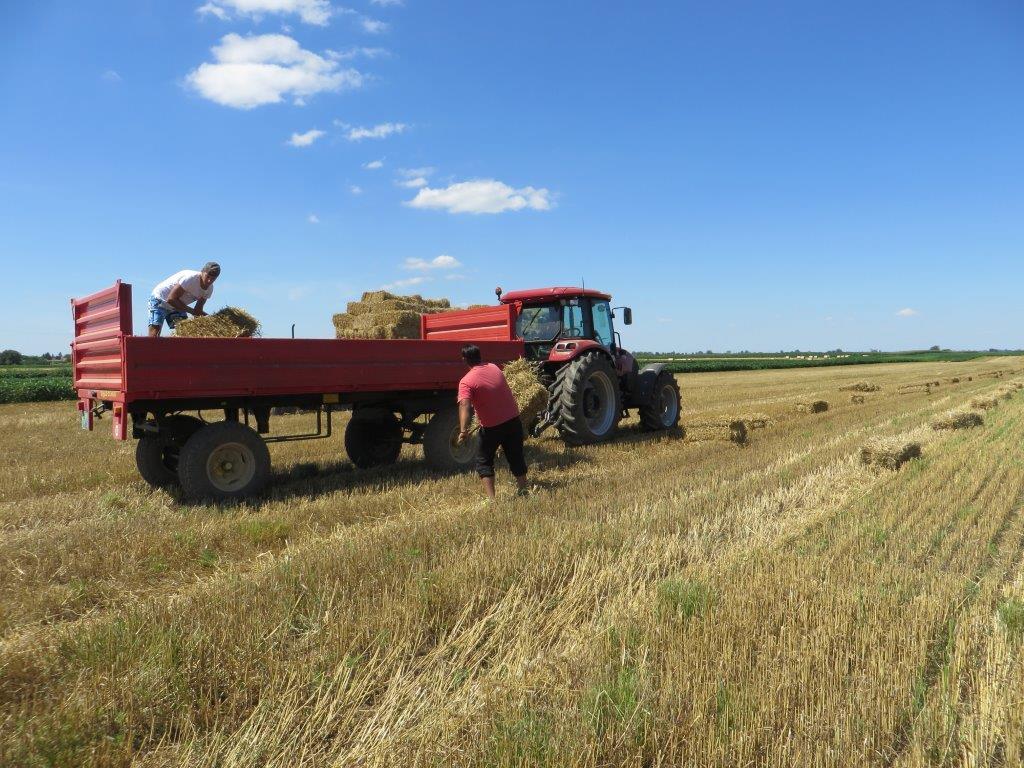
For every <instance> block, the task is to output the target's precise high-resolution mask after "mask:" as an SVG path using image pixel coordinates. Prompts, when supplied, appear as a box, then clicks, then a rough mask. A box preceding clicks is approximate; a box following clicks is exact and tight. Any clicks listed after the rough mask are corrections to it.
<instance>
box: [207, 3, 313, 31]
mask: <svg viewBox="0 0 1024 768" xmlns="http://www.w3.org/2000/svg"><path fill="white" fill-rule="evenodd" d="M232 12H233V13H234V14H235V15H237V16H248V17H249V18H252V19H255V20H257V21H258V20H259V19H260V17H262V16H263V15H264V14H290V13H296V14H298V16H299V18H300V19H302V20H303V21H304V22H306V23H307V24H316V25H317V26H321V27H322V26H326V24H327V23H328V21H329V20H330V18H331V14H332V13H333V10H332V9H331V4H330V2H329V0H210V2H208V3H206V4H205V5H201V6H199V7H198V8H197V9H196V13H198V14H200V15H201V16H207V15H209V16H216V17H217V18H218V19H220V20H221V21H227V20H228V19H229V18H230V16H231V13H232Z"/></svg>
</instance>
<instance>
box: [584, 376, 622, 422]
mask: <svg viewBox="0 0 1024 768" xmlns="http://www.w3.org/2000/svg"><path fill="white" fill-rule="evenodd" d="M583 417H584V418H585V419H586V420H587V427H588V428H589V429H590V431H591V433H592V434H595V435H603V434H605V433H606V432H607V431H608V430H609V429H611V427H612V424H613V423H614V421H615V388H614V387H613V386H612V380H611V378H609V376H608V374H607V373H605V372H604V371H594V373H593V374H592V375H591V376H590V378H589V379H588V380H587V384H586V386H585V387H584V389H583Z"/></svg>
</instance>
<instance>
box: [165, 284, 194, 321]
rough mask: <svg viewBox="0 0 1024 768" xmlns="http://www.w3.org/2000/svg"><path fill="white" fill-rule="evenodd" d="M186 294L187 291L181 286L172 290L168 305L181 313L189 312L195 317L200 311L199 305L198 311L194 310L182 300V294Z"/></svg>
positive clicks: (168, 296) (168, 295)
mask: <svg viewBox="0 0 1024 768" xmlns="http://www.w3.org/2000/svg"><path fill="white" fill-rule="evenodd" d="M184 292H185V289H184V288H182V287H181V286H180V285H176V286H174V287H173V288H171V292H170V293H169V294H167V303H168V304H170V305H171V306H172V307H174V308H175V309H176V310H178V311H179V312H187V313H188V314H190V315H195V314H196V312H197V311H198V310H199V305H198V304H197V305H196V309H192V307H190V306H189V305H188V304H186V303H185V302H184V301H182V300H181V294H183V293H184Z"/></svg>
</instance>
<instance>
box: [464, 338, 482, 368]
mask: <svg viewBox="0 0 1024 768" xmlns="http://www.w3.org/2000/svg"><path fill="white" fill-rule="evenodd" d="M462 360H463V361H464V362H465V363H466V365H468V366H469V367H470V368H472V367H473V366H474V365H480V363H481V359H480V347H478V346H477V345H476V344H466V345H465V346H464V347H463V348H462Z"/></svg>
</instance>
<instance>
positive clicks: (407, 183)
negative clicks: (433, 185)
mask: <svg viewBox="0 0 1024 768" xmlns="http://www.w3.org/2000/svg"><path fill="white" fill-rule="evenodd" d="M395 183H396V184H397V185H398V186H400V187H405V188H406V189H419V188H420V187H425V186H427V184H429V183H430V182H429V181H427V180H426V179H425V178H423V177H422V176H417V177H416V178H414V179H405V180H403V181H396V182H395Z"/></svg>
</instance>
